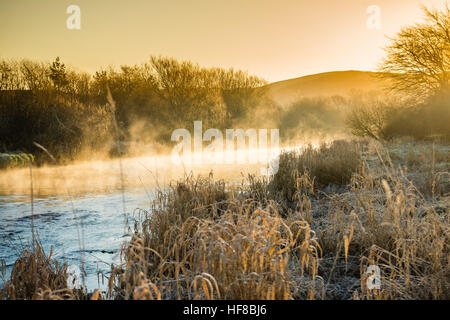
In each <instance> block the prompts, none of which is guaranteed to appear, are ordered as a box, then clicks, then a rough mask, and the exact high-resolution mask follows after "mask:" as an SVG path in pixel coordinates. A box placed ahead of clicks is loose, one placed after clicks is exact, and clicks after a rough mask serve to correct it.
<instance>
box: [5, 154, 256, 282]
mask: <svg viewBox="0 0 450 320" xmlns="http://www.w3.org/2000/svg"><path fill="white" fill-rule="evenodd" d="M188 171H189V172H191V171H192V172H193V173H194V174H195V175H197V174H208V173H209V172H211V168H210V167H207V166H205V167H196V168H185V167H179V166H178V167H176V166H174V165H173V164H172V162H171V161H170V158H169V157H168V156H154V157H139V158H130V159H123V160H118V159H115V160H106V161H90V162H80V163H76V164H72V165H68V166H63V167H62V166H60V167H56V166H53V167H41V168H31V170H30V168H26V167H25V168H20V169H14V170H4V171H1V172H0V259H3V260H4V261H5V263H6V266H7V268H6V269H7V270H6V277H5V279H7V278H8V277H9V275H10V273H11V270H12V266H13V264H14V261H15V260H16V259H17V257H18V254H19V253H20V252H21V251H22V250H23V249H24V248H27V247H29V245H30V243H31V240H32V224H33V225H34V230H35V234H36V235H37V237H38V239H39V240H40V242H41V244H42V246H43V248H44V250H45V252H46V253H49V252H50V248H51V247H53V255H52V257H54V258H56V259H58V260H59V261H61V262H66V263H67V264H68V265H73V266H76V267H77V268H81V255H83V261H84V264H85V266H84V267H85V270H86V286H87V288H88V290H93V289H95V288H102V289H104V288H106V286H107V284H106V283H107V281H106V279H105V281H104V283H103V282H102V277H101V276H98V274H99V272H100V273H104V274H105V275H108V274H109V271H110V265H111V263H114V264H118V263H119V259H120V256H119V255H118V250H119V248H120V246H121V244H122V243H124V242H125V241H127V240H128V239H129V233H128V234H127V228H126V226H125V221H126V220H125V215H126V216H127V217H128V219H129V225H130V226H131V227H132V226H133V217H134V215H133V212H134V211H135V209H144V210H148V209H149V208H150V204H151V202H152V200H153V199H154V198H155V191H156V190H157V188H161V189H164V188H166V187H167V186H168V184H169V183H170V182H171V181H174V180H176V179H179V178H181V177H182V176H183V175H184V174H186V173H187V172H188ZM257 171H258V170H257V168H256V167H255V166H240V167H236V166H233V167H219V168H215V169H214V176H215V177H216V178H226V179H227V180H228V181H235V182H236V183H239V181H242V180H243V177H244V176H245V175H246V174H248V173H257ZM31 182H32V184H31ZM122 187H123V190H124V191H123V192H122ZM124 210H125V214H124ZM81 249H82V250H81ZM0 285H1V281H0Z"/></svg>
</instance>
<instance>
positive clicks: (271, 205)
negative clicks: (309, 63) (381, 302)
mask: <svg viewBox="0 0 450 320" xmlns="http://www.w3.org/2000/svg"><path fill="white" fill-rule="evenodd" d="M449 167H450V147H449V146H448V144H439V143H418V142H411V141H409V142H408V141H405V140H403V141H398V142H394V143H390V144H388V145H382V144H381V143H378V142H375V141H373V140H358V141H343V140H341V141H335V142H333V143H331V144H329V145H323V146H321V147H320V148H312V147H310V148H307V149H306V150H304V152H302V153H298V152H288V153H284V154H282V155H281V158H280V169H279V171H278V173H277V174H276V175H275V176H273V177H271V178H270V179H266V178H261V177H255V176H248V177H247V178H246V179H245V181H243V183H242V184H241V185H240V186H236V185H231V184H228V183H227V182H226V181H223V180H215V179H214V178H213V177H212V176H208V177H194V176H192V175H191V176H187V177H186V178H185V179H183V180H181V181H178V182H175V183H173V184H172V185H171V187H170V188H169V189H165V190H159V191H158V195H157V199H156V200H155V201H154V203H153V205H152V210H150V211H149V212H146V211H140V219H139V222H137V223H136V224H135V226H134V235H133V237H132V239H131V241H129V242H128V243H127V245H126V246H124V247H122V248H121V250H120V254H121V264H120V265H113V266H112V267H111V274H110V275H109V276H108V278H109V290H108V291H107V292H100V291H94V292H89V293H86V291H85V290H83V289H80V290H73V289H70V288H68V287H67V281H66V279H67V276H68V273H67V266H65V265H63V264H58V263H57V262H56V261H54V260H52V259H51V254H45V253H44V252H43V250H42V249H41V247H40V246H39V244H38V243H35V244H34V246H33V247H32V248H31V249H30V250H29V251H25V252H23V253H22V255H21V257H19V258H18V260H17V261H16V263H15V265H14V268H13V271H12V275H11V277H10V279H9V280H8V281H7V282H6V283H5V284H4V286H3V289H2V290H1V291H0V298H2V299H31V298H33V299H449V298H450V294H449V292H450V290H449V285H450V283H449V279H450V265H449V264H450V260H449V257H450V250H449V244H450V241H449V235H450V232H449V231H450V230H449V229H450V224H449V222H450V221H449V216H448V213H449V203H450V202H449V199H450V179H449V178H450V177H449ZM370 265H375V266H378V267H379V268H380V271H381V288H380V289H370V287H368V285H367V284H368V282H367V279H368V276H369V275H368V274H367V273H366V270H367V268H368V267H369V266H370Z"/></svg>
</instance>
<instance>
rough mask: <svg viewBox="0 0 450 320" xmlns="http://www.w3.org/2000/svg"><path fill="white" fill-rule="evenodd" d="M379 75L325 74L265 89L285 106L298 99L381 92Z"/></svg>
mask: <svg viewBox="0 0 450 320" xmlns="http://www.w3.org/2000/svg"><path fill="white" fill-rule="evenodd" d="M379 75H380V74H379V73H376V72H368V71H334V72H325V73H318V74H313V75H309V76H305V77H300V78H295V79H289V80H283V81H279V82H274V83H271V84H268V85H267V86H266V89H267V90H268V91H267V92H268V94H269V96H270V97H271V98H273V99H274V100H275V101H276V102H278V103H280V104H282V105H287V104H289V103H291V102H293V101H295V100H297V99H298V98H300V97H315V96H334V95H342V96H348V95H349V94H350V93H352V92H355V91H363V92H364V91H365V92H367V91H381V90H383V82H384V81H383V80H382V79H381V78H380V77H379ZM377 76H378V77H377Z"/></svg>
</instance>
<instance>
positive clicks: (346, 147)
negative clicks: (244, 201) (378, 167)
mask: <svg viewBox="0 0 450 320" xmlns="http://www.w3.org/2000/svg"><path fill="white" fill-rule="evenodd" d="M360 160H361V154H360V151H359V148H358V145H357V143H355V142H348V141H344V140H337V141H334V142H332V143H331V144H330V145H327V144H322V145H321V146H320V147H319V148H314V147H312V146H311V145H308V146H307V147H306V148H304V149H303V150H302V151H301V152H296V151H291V152H285V153H282V154H281V155H280V163H279V169H278V172H277V173H276V174H275V175H274V177H273V179H272V181H271V182H270V185H269V190H270V192H271V193H272V194H274V195H275V194H276V195H278V196H280V197H281V198H282V199H286V200H287V201H295V195H296V192H297V190H298V186H299V177H300V176H302V175H303V174H308V175H309V177H310V178H311V179H313V183H314V185H315V186H317V187H320V188H324V187H326V186H328V185H330V184H332V185H336V186H344V185H346V184H348V183H349V182H350V179H351V177H352V174H353V173H354V172H356V171H357V169H358V167H359V164H360Z"/></svg>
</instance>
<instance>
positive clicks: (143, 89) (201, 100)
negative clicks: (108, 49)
mask: <svg viewBox="0 0 450 320" xmlns="http://www.w3.org/2000/svg"><path fill="white" fill-rule="evenodd" d="M0 79H1V82H0V94H1V96H0V148H2V149H7V150H15V149H21V150H23V149H25V150H24V151H27V152H31V151H33V150H30V149H32V148H33V147H32V144H31V143H32V141H33V140H34V139H40V142H41V144H46V145H47V146H49V145H55V144H56V145H58V146H54V149H60V148H61V147H62V146H64V148H62V151H63V153H66V155H69V154H72V153H77V152H78V151H79V150H78V149H79V148H75V147H74V146H80V145H83V144H85V143H84V141H85V140H86V139H87V140H90V141H94V140H95V139H92V137H90V135H91V133H92V132H96V134H95V136H96V137H97V140H99V141H103V142H104V141H108V140H110V138H108V136H111V132H109V135H108V134H107V131H108V128H110V127H111V121H112V119H114V118H115V119H116V120H117V123H118V124H119V129H120V136H121V138H122V139H123V140H128V139H130V138H131V135H134V137H133V138H136V136H139V137H141V138H145V137H151V139H153V140H155V139H156V140H159V141H163V142H165V143H167V142H170V134H171V132H172V131H173V130H174V129H176V128H179V127H184V128H190V126H192V124H193V121H194V120H199V119H200V120H203V122H204V123H205V124H206V125H208V126H210V127H215V128H225V127H229V126H231V123H234V122H236V121H239V120H241V119H244V118H245V117H247V115H248V112H249V111H250V110H254V109H255V108H256V107H257V106H258V104H259V103H260V102H261V98H262V95H263V94H264V90H262V89H259V88H261V87H262V86H263V85H264V84H266V82H265V81H264V80H263V79H261V78H258V77H255V76H251V75H248V74H247V73H246V72H243V71H240V70H234V69H228V70H226V69H221V68H202V67H200V66H199V65H197V64H194V63H191V62H187V61H181V62H180V61H177V60H175V59H172V58H166V57H160V56H159V57H156V56H152V57H151V58H150V60H149V62H147V63H143V64H140V65H135V66H121V67H120V69H119V70H116V69H114V68H112V67H110V68H107V69H103V70H100V71H98V72H96V73H95V74H94V75H93V76H91V75H89V74H87V73H84V72H77V71H76V70H74V69H72V68H68V67H66V66H65V64H64V63H63V62H62V61H61V60H60V58H59V57H58V58H56V60H55V61H54V62H52V63H42V62H35V61H30V60H20V61H7V60H3V61H1V62H0ZM107 90H110V92H111V94H112V97H113V98H114V100H115V105H116V108H115V110H114V113H115V114H113V115H110V114H108V111H110V109H109V108H108V102H107ZM88 120H89V121H88ZM86 123H89V127H90V129H89V130H87V128H86V125H85V124H86ZM136 123H140V124H141V127H142V128H145V130H140V131H141V132H136V130H135V128H134V127H135V124H136ZM100 127H101V130H100ZM99 133H104V136H102V137H98V134H99ZM150 133H151V134H150ZM103 144H104V143H103ZM66 146H71V147H66ZM69 149H70V150H71V152H69ZM75 149H76V150H75ZM72 151H73V152H72Z"/></svg>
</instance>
